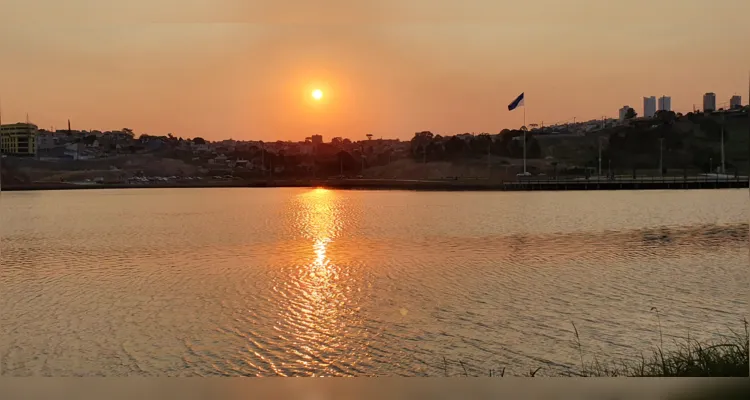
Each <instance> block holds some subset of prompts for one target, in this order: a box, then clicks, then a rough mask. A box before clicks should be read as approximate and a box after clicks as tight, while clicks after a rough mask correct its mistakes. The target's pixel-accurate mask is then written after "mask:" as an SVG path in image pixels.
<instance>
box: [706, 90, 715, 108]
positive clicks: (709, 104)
mask: <svg viewBox="0 0 750 400" xmlns="http://www.w3.org/2000/svg"><path fill="white" fill-rule="evenodd" d="M703 111H704V112H711V111H716V93H711V92H709V93H706V94H704V95H703Z"/></svg>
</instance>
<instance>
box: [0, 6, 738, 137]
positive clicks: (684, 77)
mask: <svg viewBox="0 0 750 400" xmlns="http://www.w3.org/2000/svg"><path fill="white" fill-rule="evenodd" d="M748 18H750V1H748V0H715V1H706V0H651V1H649V0H630V1H625V2H623V1H614V0H525V1H520V0H517V1H507V0H413V1H409V0H404V1H399V0H379V1H356V0H348V1H347V0H263V1H252V0H249V1H247V0H245V1H240V0H130V1H127V2H126V1H115V0H110V1H104V0H66V1H59V0H0V98H1V99H2V111H3V121H4V122H11V121H23V120H24V119H25V115H26V113H27V112H28V113H29V116H30V119H31V120H32V121H33V122H35V123H37V124H38V125H39V126H41V127H44V128H49V127H51V126H55V127H56V128H63V127H64V126H65V124H66V120H67V119H68V118H70V119H71V120H72V123H73V128H74V129H103V130H104V129H119V128H123V127H129V128H132V129H134V130H135V131H136V133H144V132H145V133H152V134H166V133H168V132H171V133H173V134H175V135H176V136H183V137H194V136H203V137H205V138H207V139H211V140H217V139H222V138H229V137H231V138H234V139H259V140H275V139H282V140H301V139H303V138H305V137H306V136H310V135H311V134H315V133H319V134H322V135H323V136H324V138H325V139H326V140H328V139H330V138H331V137H333V136H346V137H350V138H352V139H362V138H364V135H365V134H366V133H373V134H374V135H375V137H376V138H377V137H381V136H382V137H385V138H397V137H398V138H402V139H408V138H410V137H411V136H412V135H413V134H414V132H415V131H420V130H431V131H433V132H436V133H442V134H453V133H461V132H477V133H478V132H482V131H487V132H499V131H500V130H501V129H502V128H505V127H517V126H520V125H521V123H522V118H523V114H522V112H521V111H520V110H519V111H517V112H514V113H510V112H508V111H507V108H506V107H507V104H508V103H509V102H511V101H512V100H513V99H514V98H515V96H517V95H518V94H519V93H520V92H522V91H525V92H526V105H527V110H526V112H527V123H534V122H536V123H541V122H542V121H544V123H545V124H550V123H554V122H558V121H565V120H572V118H573V117H577V118H578V120H583V119H590V118H598V117H601V116H603V115H607V116H612V117H614V116H616V114H617V110H618V109H619V108H620V107H622V106H623V105H624V104H628V105H630V106H633V107H634V108H635V109H636V111H638V112H639V113H641V112H642V97H643V96H646V95H654V96H659V95H662V94H666V95H671V96H672V105H673V108H674V109H675V110H676V111H688V110H690V109H692V107H693V104H694V103H695V104H698V105H699V107H700V102H701V96H702V94H703V93H705V92H707V91H713V92H716V94H717V96H718V103H723V102H727V101H728V99H729V97H730V96H731V95H732V94H735V93H737V94H741V95H742V96H743V102H744V103H747V100H748V71H749V70H750V52H748V51H747V49H748V45H747V39H748V38H749V37H750V24H749V23H748V22H747V21H748ZM314 87H320V88H322V89H323V90H324V92H325V97H324V101H323V102H320V103H313V102H311V101H310V92H311V91H312V88H314Z"/></svg>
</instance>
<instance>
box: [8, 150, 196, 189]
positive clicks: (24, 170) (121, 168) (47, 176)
mask: <svg viewBox="0 0 750 400" xmlns="http://www.w3.org/2000/svg"><path fill="white" fill-rule="evenodd" d="M3 161H4V164H3V165H4V168H3V169H4V170H6V169H7V170H8V172H7V174H8V175H9V177H8V179H9V182H10V180H11V179H24V180H25V181H27V182H60V181H61V180H65V181H79V180H86V179H91V180H93V179H97V178H103V179H104V180H108V181H117V180H122V179H127V178H129V177H131V176H134V175H135V174H137V173H141V172H142V173H143V174H144V175H146V176H191V175H195V174H197V173H198V168H197V167H195V166H193V165H190V164H187V163H185V162H184V161H181V160H176V159H172V158H160V157H155V156H153V155H123V156H118V157H111V158H106V159H96V160H79V161H72V160H64V161H63V160H61V161H42V160H36V159H10V158H8V159H5V160H3ZM6 164H7V168H6ZM3 180H5V174H4V175H3Z"/></svg>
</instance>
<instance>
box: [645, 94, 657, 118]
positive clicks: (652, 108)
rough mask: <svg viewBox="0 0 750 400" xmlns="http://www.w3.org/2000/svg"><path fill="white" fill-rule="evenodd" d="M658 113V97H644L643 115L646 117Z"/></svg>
mask: <svg viewBox="0 0 750 400" xmlns="http://www.w3.org/2000/svg"><path fill="white" fill-rule="evenodd" d="M654 115H656V97H654V96H651V97H644V98H643V116H644V117H645V118H651V117H653V116H654Z"/></svg>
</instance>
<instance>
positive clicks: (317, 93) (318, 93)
mask: <svg viewBox="0 0 750 400" xmlns="http://www.w3.org/2000/svg"><path fill="white" fill-rule="evenodd" d="M312 97H313V99H315V100H320V99H322V98H323V91H321V90H320V89H315V90H313V91H312Z"/></svg>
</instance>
